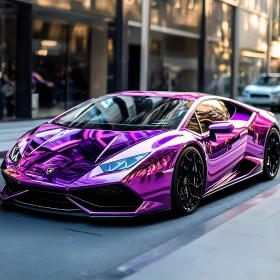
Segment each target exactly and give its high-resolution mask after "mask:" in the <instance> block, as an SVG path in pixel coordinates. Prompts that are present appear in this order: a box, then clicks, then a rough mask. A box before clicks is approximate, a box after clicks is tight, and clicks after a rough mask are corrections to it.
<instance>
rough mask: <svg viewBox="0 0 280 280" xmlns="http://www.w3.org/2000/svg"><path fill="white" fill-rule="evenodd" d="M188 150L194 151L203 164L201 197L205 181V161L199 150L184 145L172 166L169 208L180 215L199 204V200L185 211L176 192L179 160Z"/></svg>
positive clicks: (189, 212) (188, 212)
mask: <svg viewBox="0 0 280 280" xmlns="http://www.w3.org/2000/svg"><path fill="white" fill-rule="evenodd" d="M189 151H194V152H195V153H196V154H197V156H199V158H200V160H201V162H202V164H203V170H202V176H203V186H202V190H201V199H202V197H203V194H204V190H205V182H206V176H205V170H206V168H205V161H204V160H203V158H202V156H201V154H200V152H199V151H198V150H197V149H196V148H195V147H193V146H189V147H186V148H185V149H184V150H183V151H182V152H181V154H180V155H179V157H178V159H177V161H176V164H175V167H174V172H173V176H172V184H171V209H172V211H173V212H174V213H176V214H180V215H187V214H191V213H193V212H194V211H195V210H196V208H197V207H198V205H199V204H200V201H201V200H200V201H199V203H198V205H197V206H196V207H195V208H194V209H192V211H187V210H186V209H185V208H184V207H183V206H182V205H181V203H180V201H179V198H178V194H177V185H176V184H177V175H178V171H179V166H180V164H181V161H182V159H183V157H184V156H185V154H186V153H187V152H189Z"/></svg>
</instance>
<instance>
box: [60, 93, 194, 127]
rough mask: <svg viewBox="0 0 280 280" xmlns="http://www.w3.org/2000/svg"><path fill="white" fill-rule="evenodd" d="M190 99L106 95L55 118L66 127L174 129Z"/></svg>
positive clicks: (188, 105) (189, 104) (190, 102)
mask: <svg viewBox="0 0 280 280" xmlns="http://www.w3.org/2000/svg"><path fill="white" fill-rule="evenodd" d="M192 103H193V101H189V100H185V99H177V98H168V97H152V96H108V97H102V98H99V99H96V100H94V101H89V102H87V103H86V104H83V105H81V106H79V107H78V108H76V109H74V110H72V111H70V112H69V113H67V114H65V115H63V116H62V117H60V118H59V119H57V120H56V123H57V124H61V125H64V126H67V127H79V128H94V129H105V130H120V131H132V130H155V129H175V128H177V127H178V125H179V124H180V123H181V121H182V120H183V118H184V116H185V115H186V113H187V111H188V110H189V108H190V106H191V105H192Z"/></svg>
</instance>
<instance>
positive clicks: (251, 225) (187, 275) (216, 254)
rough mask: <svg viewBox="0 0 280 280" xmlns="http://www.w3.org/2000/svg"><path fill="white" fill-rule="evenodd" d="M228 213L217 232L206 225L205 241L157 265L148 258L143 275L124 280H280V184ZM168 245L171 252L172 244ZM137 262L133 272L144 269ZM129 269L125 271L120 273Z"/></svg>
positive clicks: (138, 273) (215, 227)
mask: <svg viewBox="0 0 280 280" xmlns="http://www.w3.org/2000/svg"><path fill="white" fill-rule="evenodd" d="M252 204H253V205H254V206H253V207H252ZM250 207H251V208H250ZM246 209H247V210H246ZM234 211H237V212H238V213H233V212H234ZM228 212H232V213H230V214H229V213H227V212H226V213H225V214H222V215H221V216H223V215H224V216H227V221H225V222H224V223H222V224H221V225H218V226H217V225H215V226H214V229H213V228H211V227H212V226H213V225H210V228H209V224H208V225H207V224H206V225H205V227H204V232H202V233H201V234H200V236H201V237H199V238H197V239H195V240H194V241H192V242H190V243H188V244H187V245H185V246H184V245H182V247H181V248H180V249H178V250H176V251H174V252H173V253H171V254H169V255H168V254H167V255H166V256H165V257H163V258H161V259H159V260H158V261H156V262H152V261H151V264H150V265H149V264H148V263H147V257H149V256H148V255H146V257H145V258H146V259H145V260H144V261H143V259H144V258H142V261H143V262H145V261H146V263H147V264H148V266H146V267H144V268H142V269H141V264H140V270H139V271H138V272H136V273H135V274H132V275H131V276H128V277H126V278H124V279H126V280H143V279H160V280H176V279H178V280H179V279H180V280H182V279H196V280H204V279H205V280H209V279H210V280H225V279H227V280H236V279H239V280H251V279H252V280H253V279H254V280H266V279H270V280H274V279H275V280H278V279H279V275H280V185H277V186H275V187H274V188H272V189H271V190H268V191H266V192H264V193H263V194H261V195H259V196H257V197H256V198H255V199H253V200H251V201H248V202H245V203H244V204H241V205H240V206H237V207H236V208H234V209H232V210H230V211H228ZM194 215H195V214H194ZM231 215H233V216H235V217H234V218H232V217H231ZM220 218H223V217H220ZM214 220H215V219H214ZM210 222H211V221H210ZM216 222H217V220H216V221H215V222H214V223H216ZM181 240H182V238H181ZM173 243H174V242H173ZM166 246H167V247H168V246H169V248H170V246H171V243H170V244H166ZM160 251H162V248H161V249H160V250H159V251H158V252H157V253H154V256H156V255H157V254H161V252H160ZM167 251H168V250H167ZM135 263H137V262H135V261H134V268H133V266H130V268H129V269H130V271H137V270H138V269H137V265H135ZM139 263H141V262H139V261H138V266H139ZM127 268H128V267H125V266H123V267H120V268H119V271H121V270H123V271H125V270H126V269H127ZM128 274H129V273H128Z"/></svg>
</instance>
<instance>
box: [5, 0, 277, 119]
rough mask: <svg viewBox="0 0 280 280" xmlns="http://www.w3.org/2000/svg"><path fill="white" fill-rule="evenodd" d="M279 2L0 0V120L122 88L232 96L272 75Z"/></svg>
mask: <svg viewBox="0 0 280 280" xmlns="http://www.w3.org/2000/svg"><path fill="white" fill-rule="evenodd" d="M279 13H280V0H224V1H222V0H150V1H149V0H142V1H141V0H21V1H16V0H15V1H13V0H0V71H1V72H0V78H1V79H0V88H1V93H0V119H1V118H2V119H15V118H44V117H52V116H56V115H58V114H59V113H61V112H63V111H64V110H65V109H67V108H70V107H72V106H74V105H76V104H78V103H80V102H82V101H84V100H87V99H89V98H91V97H98V96H101V95H104V94H106V93H110V92H114V91H121V90H138V89H142V90H145V89H147V90H170V91H171V90H172V91H202V92H207V93H213V94H217V95H222V96H228V97H232V98H238V96H240V95H241V92H242V90H243V88H244V86H246V85H247V84H249V83H250V82H252V81H253V80H254V79H255V78H256V77H257V76H258V75H259V74H260V73H263V72H280V26H279V23H280V15H279Z"/></svg>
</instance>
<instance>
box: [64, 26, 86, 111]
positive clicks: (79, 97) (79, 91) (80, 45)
mask: <svg viewBox="0 0 280 280" xmlns="http://www.w3.org/2000/svg"><path fill="white" fill-rule="evenodd" d="M89 36H90V32H89V27H88V26H86V25H80V24H77V25H75V26H71V27H70V45H69V61H68V63H69V66H68V76H67V108H71V107H73V106H75V105H77V104H79V103H81V102H83V101H85V100H87V99H88V92H89V44H88V43H89Z"/></svg>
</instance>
